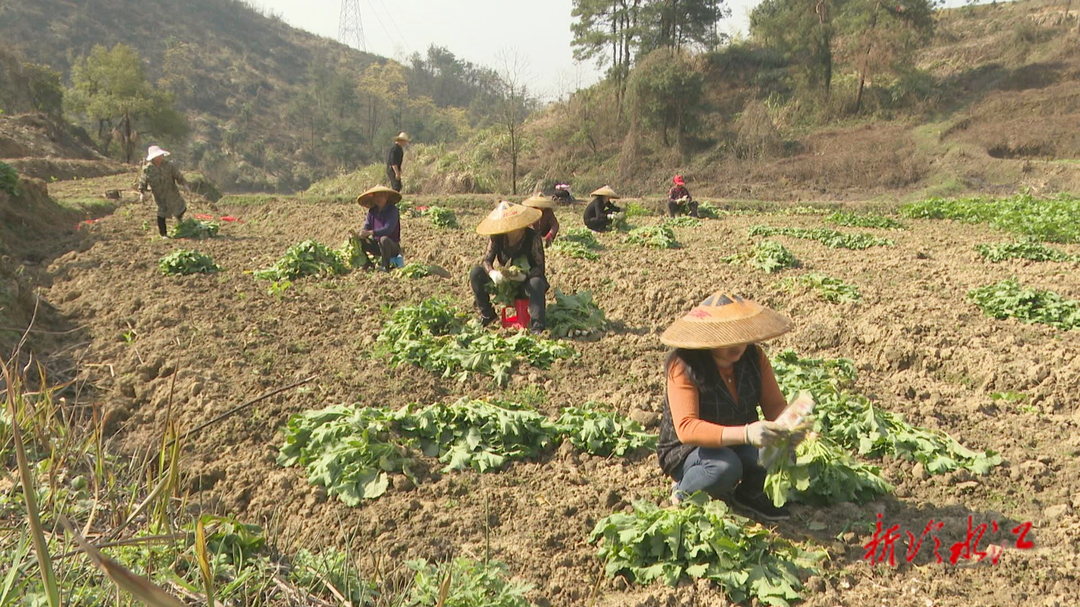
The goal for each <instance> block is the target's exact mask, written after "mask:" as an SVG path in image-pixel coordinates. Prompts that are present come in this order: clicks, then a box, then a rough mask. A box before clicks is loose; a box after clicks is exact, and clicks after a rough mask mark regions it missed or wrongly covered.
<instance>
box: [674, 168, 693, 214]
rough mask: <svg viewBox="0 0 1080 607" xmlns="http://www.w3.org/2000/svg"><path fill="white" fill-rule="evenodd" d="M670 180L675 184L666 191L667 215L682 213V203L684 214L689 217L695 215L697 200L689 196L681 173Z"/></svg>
mask: <svg viewBox="0 0 1080 607" xmlns="http://www.w3.org/2000/svg"><path fill="white" fill-rule="evenodd" d="M671 181H672V182H673V183H674V184H675V187H673V188H671V191H670V192H668V203H667V210H668V215H670V216H672V217H674V216H676V215H679V214H681V213H683V204H685V205H686V209H685V212H686V214H687V215H689V216H691V217H697V216H698V210H697V201H696V200H694V199H693V198H691V196H690V190H688V189H686V181H684V180H683V178H682V175H676V176H675V177H673V178H672V179H671Z"/></svg>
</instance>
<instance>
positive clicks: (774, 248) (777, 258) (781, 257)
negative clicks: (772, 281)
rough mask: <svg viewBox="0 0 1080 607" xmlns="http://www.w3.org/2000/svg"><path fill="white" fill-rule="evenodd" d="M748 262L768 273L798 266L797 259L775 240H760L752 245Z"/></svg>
mask: <svg viewBox="0 0 1080 607" xmlns="http://www.w3.org/2000/svg"><path fill="white" fill-rule="evenodd" d="M749 263H750V265H751V266H753V267H755V268H757V269H759V270H761V271H763V272H767V273H769V274H774V273H776V272H779V271H780V270H784V269H787V268H797V267H799V265H800V264H799V260H798V259H795V256H794V255H792V254H791V251H789V250H787V247H785V246H784V245H782V244H780V243H779V242H776V241H775V240H762V241H761V242H759V243H757V246H755V247H754V252H753V253H751V255H750V259H749Z"/></svg>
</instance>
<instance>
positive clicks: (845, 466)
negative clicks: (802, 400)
mask: <svg viewBox="0 0 1080 607" xmlns="http://www.w3.org/2000/svg"><path fill="white" fill-rule="evenodd" d="M892 490H893V487H892V485H890V484H889V483H888V481H886V480H885V479H884V478H882V477H881V471H880V469H879V468H878V467H877V466H871V465H869V464H864V463H862V462H860V461H858V460H856V459H855V458H854V457H852V455H851V454H850V453H848V452H847V451H845V450H844V449H843V448H842V447H840V446H839V445H837V444H836V443H835V442H834V441H833V440H832V439H830V438H829V437H828V436H824V435H820V434H817V433H813V432H812V433H810V434H809V435H807V437H806V438H805V439H804V440H803V441H802V442H801V443H799V444H798V446H796V447H795V461H792V460H791V458H788V457H780V458H777V459H776V461H774V462H773V465H772V466H770V468H769V476H768V477H767V478H766V479H765V493H766V494H767V495H768V496H769V497H770V498H771V499H772V500H773V503H774V504H776V505H777V506H783V505H784V504H785V503H787V501H788V497H789V495H790V494H791V493H792V492H794V494H795V498H796V499H797V500H798V501H800V502H803V503H807V504H823V505H829V504H838V503H841V502H855V503H859V504H861V503H864V502H868V501H870V500H872V499H874V498H876V497H878V496H879V495H885V494H887V493H890V492H892Z"/></svg>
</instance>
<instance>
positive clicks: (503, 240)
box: [469, 201, 548, 333]
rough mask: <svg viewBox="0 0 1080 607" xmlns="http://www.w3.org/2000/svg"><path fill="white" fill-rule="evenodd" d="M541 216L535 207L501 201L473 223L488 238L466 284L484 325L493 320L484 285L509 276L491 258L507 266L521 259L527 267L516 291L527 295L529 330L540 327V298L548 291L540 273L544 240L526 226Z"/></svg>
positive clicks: (499, 282) (545, 279)
mask: <svg viewBox="0 0 1080 607" xmlns="http://www.w3.org/2000/svg"><path fill="white" fill-rule="evenodd" d="M541 216H542V213H541V212H540V211H539V210H538V209H533V208H530V207H526V206H522V205H518V204H511V203H509V202H505V201H503V202H500V203H499V206H498V207H496V208H495V210H494V211H492V212H491V213H490V214H489V215H488V216H487V217H486V218H484V220H483V221H481V222H480V225H478V226H476V233H477V234H480V235H482V236H490V237H491V240H490V241H489V242H488V249H487V253H485V254H484V259H483V261H481V263H480V265H478V266H473V269H472V271H471V272H469V285H470V286H471V287H472V292H473V297H475V298H476V307H477V308H479V309H480V320H481V321H482V322H483V323H484V325H485V326H486V325H489V324H491V323H493V322H495V320H496V319H497V317H496V316H495V309H494V308H493V307H492V306H491V295H490V294H489V293H488V292H487V285H488V284H489V283H494V284H495V285H500V284H502V283H503V282H504V281H506V280H510V279H512V278H513V277H508V276H506V275H505V274H504V272H503V271H502V270H496V269H495V261H496V260H498V262H499V264H500V265H501V266H503V267H507V266H511V265H517V264H515V261H517V260H520V259H522V258H524V259H525V260H526V261H528V265H529V269H528V272H527V274H526V275H525V276H524V277H523V280H522V285H521V289H520V294H524V295H525V296H527V297H528V298H529V330H530V331H532V332H533V333H539V332H540V331H543V330H544V313H545V305H544V297H545V295H546V294H547V290H548V283H547V276H546V275H545V274H544V269H545V268H544V241H543V239H542V238H541V237H540V234H539V232H537V231H536V230H534V229H533V228H531V227H529V226H531V225H533V224H534V223H536V221H537V220H539V219H540V217H541Z"/></svg>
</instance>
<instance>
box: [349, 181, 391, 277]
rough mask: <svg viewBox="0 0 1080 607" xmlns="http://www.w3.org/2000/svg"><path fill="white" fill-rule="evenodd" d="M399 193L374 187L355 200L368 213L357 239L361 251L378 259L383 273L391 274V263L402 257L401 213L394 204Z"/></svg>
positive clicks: (382, 187)
mask: <svg viewBox="0 0 1080 607" xmlns="http://www.w3.org/2000/svg"><path fill="white" fill-rule="evenodd" d="M400 200H401V194H399V193H398V192H396V191H394V190H391V189H390V188H387V187H384V186H381V185H377V186H375V187H373V188H371V189H370V190H368V191H366V192H364V193H363V194H361V195H359V196H357V197H356V202H358V203H360V206H362V207H364V208H365V209H367V210H368V212H367V219H365V220H364V229H362V230H360V232H359V233H357V234H356V235H357V236H359V237H360V240H361V243H362V248H363V249H364V252H365V253H367V254H368V255H371V256H372V257H377V258H379V261H380V264H379V267H380V269H381V270H382V271H383V272H389V271H390V262H391V260H392V259H393V258H395V257H398V256H400V255H401V213H400V212H399V211H398V208H397V203H398V202H399V201H400Z"/></svg>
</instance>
